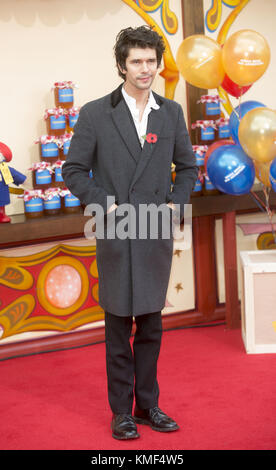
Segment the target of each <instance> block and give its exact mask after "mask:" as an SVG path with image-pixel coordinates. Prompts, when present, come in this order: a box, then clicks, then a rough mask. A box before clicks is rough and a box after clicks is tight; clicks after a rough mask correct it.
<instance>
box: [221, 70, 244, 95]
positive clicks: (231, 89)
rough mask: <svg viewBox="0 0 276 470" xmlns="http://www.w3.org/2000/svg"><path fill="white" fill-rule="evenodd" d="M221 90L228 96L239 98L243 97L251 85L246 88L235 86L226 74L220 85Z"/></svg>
mask: <svg viewBox="0 0 276 470" xmlns="http://www.w3.org/2000/svg"><path fill="white" fill-rule="evenodd" d="M221 86H222V88H223V89H224V90H225V91H227V93H229V95H232V96H234V97H235V98H240V96H242V95H244V94H245V93H246V92H247V91H248V90H249V88H251V87H252V85H248V86H240V85H237V84H236V83H234V82H233V80H231V78H229V77H228V75H227V74H225V77H224V79H223V82H222V84H221Z"/></svg>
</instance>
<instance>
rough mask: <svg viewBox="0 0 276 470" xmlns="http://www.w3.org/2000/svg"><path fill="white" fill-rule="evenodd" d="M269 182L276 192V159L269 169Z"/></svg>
mask: <svg viewBox="0 0 276 470" xmlns="http://www.w3.org/2000/svg"><path fill="white" fill-rule="evenodd" d="M269 181H270V183H271V186H272V189H273V191H275V192H276V158H274V160H273V161H272V163H271V165H270V169H269Z"/></svg>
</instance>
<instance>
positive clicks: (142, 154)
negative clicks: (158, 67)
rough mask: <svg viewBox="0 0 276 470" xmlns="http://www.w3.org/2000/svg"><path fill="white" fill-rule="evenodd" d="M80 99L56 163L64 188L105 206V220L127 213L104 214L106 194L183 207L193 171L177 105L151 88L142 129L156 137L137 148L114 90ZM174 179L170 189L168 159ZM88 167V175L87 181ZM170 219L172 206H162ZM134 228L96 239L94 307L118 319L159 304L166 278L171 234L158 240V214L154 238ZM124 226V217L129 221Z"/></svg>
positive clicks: (193, 178) (132, 128)
mask: <svg viewBox="0 0 276 470" xmlns="http://www.w3.org/2000/svg"><path fill="white" fill-rule="evenodd" d="M121 87H122V85H121V86H120V87H119V88H117V89H116V90H115V91H113V92H112V93H111V94H109V95H107V96H104V97H103V98H100V99H98V100H95V101H91V102H89V103H87V104H85V105H84V106H83V107H82V108H81V111H80V115H79V119H78V121H77V123H76V125H75V128H74V135H73V137H72V141H71V145H70V149H69V154H68V156H67V159H66V162H65V163H64V165H63V170H62V174H63V178H64V180H65V183H66V185H67V187H68V188H69V189H70V191H71V192H72V193H73V194H74V195H75V196H76V197H78V198H79V199H80V201H81V202H82V203H83V204H85V205H88V204H91V203H97V204H100V205H101V206H102V207H103V208H104V214H105V215H104V225H105V226H106V225H107V224H108V223H109V218H110V219H111V218H112V217H113V218H115V226H117V225H118V223H119V221H121V222H122V220H126V216H127V213H126V214H124V215H117V214H116V213H117V211H118V209H116V211H115V213H114V214H112V215H111V213H109V214H107V215H106V212H107V209H108V206H109V205H110V203H109V204H107V196H113V197H114V198H115V202H116V203H117V204H118V205H120V204H123V203H129V204H131V205H133V206H134V207H135V209H136V210H137V212H136V214H138V208H139V204H152V203H153V204H155V205H157V206H160V205H161V204H163V205H164V207H167V206H166V203H168V202H169V201H173V202H174V203H175V204H180V205H181V206H180V207H181V214H183V210H184V207H183V205H184V204H187V203H188V202H189V199H190V193H191V191H192V189H193V187H194V184H195V181H196V179H197V174H198V169H197V166H196V160H195V156H194V153H193V150H192V146H191V142H190V138H189V135H188V133H187V129H186V125H185V121H184V116H183V111H182V108H181V106H180V105H179V104H178V103H176V102H174V101H171V100H168V99H166V98H163V97H161V96H159V95H157V94H155V93H154V97H155V100H156V102H157V103H158V104H159V106H160V108H159V109H158V110H152V111H151V112H150V114H149V118H148V128H147V133H153V134H156V136H157V141H156V142H155V143H148V142H146V141H145V144H144V146H143V149H142V148H141V145H140V142H139V139H138V136H137V132H136V129H135V126H134V122H133V120H132V117H131V114H130V111H129V109H128V107H127V104H126V103H125V100H124V98H123V95H122V92H121ZM172 162H174V163H175V165H176V169H175V170H176V179H175V183H174V186H173V188H172V187H171V163H172ZM90 169H92V172H93V177H92V178H89V171H90ZM167 210H168V214H169V216H171V212H172V211H171V209H169V208H167ZM136 222H137V223H136V232H135V236H133V232H132V235H131V237H132V238H131V237H127V238H125V239H121V238H119V237H117V236H116V238H115V239H108V238H104V239H99V238H97V241H96V257H97V266H98V273H99V304H100V305H101V307H102V308H103V309H104V310H105V311H108V312H110V313H113V314H115V315H119V316H129V315H133V316H137V315H142V314H146V313H151V312H157V311H160V310H162V309H163V308H164V305H165V299H166V292H167V287H168V282H169V276H170V270H171V262H172V252H173V237H172V233H171V232H170V235H169V238H166V239H164V238H162V237H161V235H160V233H161V222H160V217H159V220H158V235H157V238H155V239H150V238H149V233H147V238H146V239H145V238H144V239H141V238H140V239H139V238H137V237H138V234H139V220H138V216H137V218H136ZM130 224H131V221H130Z"/></svg>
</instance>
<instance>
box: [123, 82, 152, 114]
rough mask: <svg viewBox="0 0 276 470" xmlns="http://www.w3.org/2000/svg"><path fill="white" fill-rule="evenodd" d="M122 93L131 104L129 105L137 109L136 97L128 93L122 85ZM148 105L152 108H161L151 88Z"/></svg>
mask: <svg viewBox="0 0 276 470" xmlns="http://www.w3.org/2000/svg"><path fill="white" fill-rule="evenodd" d="M122 94H123V97H124V99H125V100H126V102H127V104H128V105H129V107H130V108H131V109H134V110H135V109H136V99H135V98H133V97H132V96H130V95H128V93H127V92H126V90H125V89H124V87H122ZM146 107H148V108H152V109H159V108H160V106H159V105H158V104H157V103H156V100H155V98H154V96H153V93H152V91H151V90H150V94H149V99H148V102H147V105H146Z"/></svg>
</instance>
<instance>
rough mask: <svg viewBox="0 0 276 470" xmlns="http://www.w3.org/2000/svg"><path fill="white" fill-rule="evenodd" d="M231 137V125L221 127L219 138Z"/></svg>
mask: <svg viewBox="0 0 276 470" xmlns="http://www.w3.org/2000/svg"><path fill="white" fill-rule="evenodd" d="M229 137H230V127H229V126H221V127H219V138H220V139H228V138H229Z"/></svg>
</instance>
